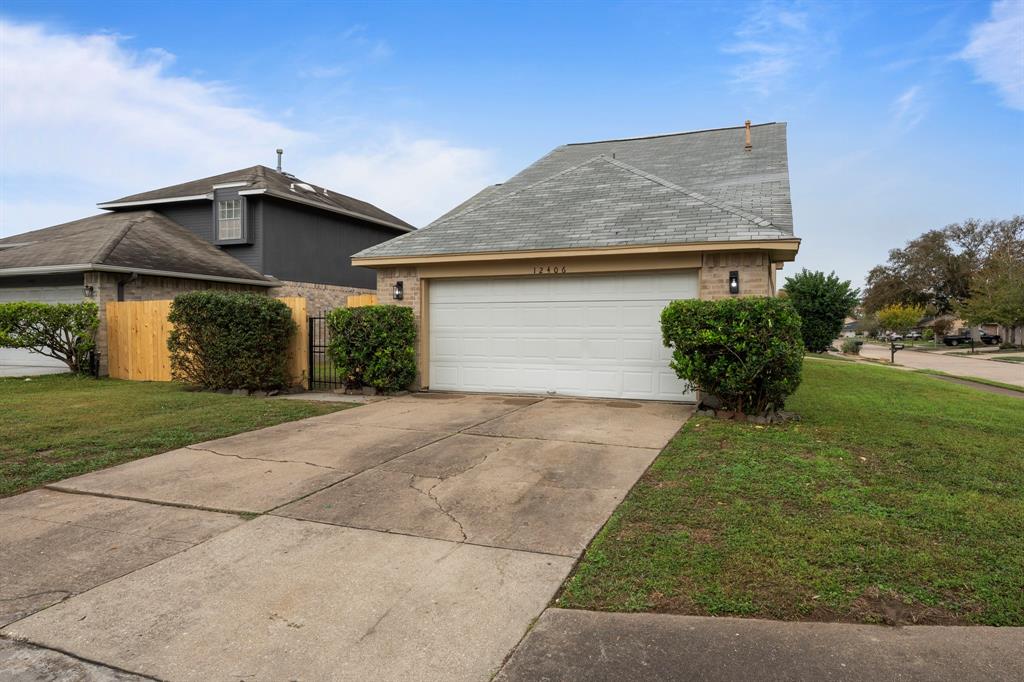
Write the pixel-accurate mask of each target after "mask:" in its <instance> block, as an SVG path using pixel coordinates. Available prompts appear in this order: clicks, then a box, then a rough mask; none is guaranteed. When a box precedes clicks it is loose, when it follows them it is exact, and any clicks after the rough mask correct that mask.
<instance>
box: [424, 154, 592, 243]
mask: <svg viewBox="0 0 1024 682" xmlns="http://www.w3.org/2000/svg"><path fill="white" fill-rule="evenodd" d="M602 158H604V154H598V155H597V156H594V157H591V158H589V159H587V160H586V161H583V162H581V163H577V164H576V165H575V166H569V167H568V168H566V169H564V170H561V171H559V172H557V173H555V174H554V175H549V176H548V177H546V178H542V179H540V180H537V181H536V182H531V183H530V184H529V185H524V186H523V187H520V188H519V189H517V190H515V191H514V192H509V193H508V194H503V195H501V196H500V197H497V198H495V199H491V200H490V201H485V202H483V203H480V204H477V205H475V206H469V207H468V208H466V210H464V211H459V212H458V213H454V214H452V215H449V216H445V217H444V218H441V219H438V220H436V221H434V222H432V223H430V225H427V227H425V228H423V229H424V230H425V229H427V228H430V227H433V226H434V225H440V224H441V223H446V222H448V221H449V220H452V219H453V218H458V217H461V216H464V215H468V214H470V213H472V212H473V211H476V210H477V209H481V208H483V207H485V206H493V205H494V204H499V203H501V202H503V201H505V200H506V199H510V198H511V197H514V196H516V195H517V194H522V193H523V192H525V191H526V190H528V189H531V188H533V187H536V186H537V185H543V184H544V183H545V182H549V181H551V180H554V179H555V178H557V177H559V176H562V175H565V174H566V173H570V172H572V171H574V170H577V169H579V168H582V167H583V166H586V165H587V164H589V163H593V162H594V161H598V160H600V159H602ZM492 187H493V185H492Z"/></svg>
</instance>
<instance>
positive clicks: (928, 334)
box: [921, 327, 935, 341]
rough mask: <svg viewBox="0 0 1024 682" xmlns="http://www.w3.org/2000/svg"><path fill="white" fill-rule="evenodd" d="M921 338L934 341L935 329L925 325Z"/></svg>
mask: <svg viewBox="0 0 1024 682" xmlns="http://www.w3.org/2000/svg"><path fill="white" fill-rule="evenodd" d="M921 339H922V340H924V341H932V340H934V339H935V330H934V329H932V328H931V327H925V328H924V331H922V332H921Z"/></svg>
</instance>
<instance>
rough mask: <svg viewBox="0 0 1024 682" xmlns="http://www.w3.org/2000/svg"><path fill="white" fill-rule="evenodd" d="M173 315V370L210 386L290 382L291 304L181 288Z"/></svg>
mask: <svg viewBox="0 0 1024 682" xmlns="http://www.w3.org/2000/svg"><path fill="white" fill-rule="evenodd" d="M168 319H169V320H170V321H171V323H172V324H173V325H174V329H172V330H171V334H170V337H169V338H168V340H167V348H168V349H169V350H170V351H171V376H172V377H173V378H174V380H175V381H182V382H185V383H189V384H193V385H195V386H202V387H204V388H216V389H222V388H230V389H249V390H257V389H259V390H267V389H276V388H281V387H283V386H286V385H287V384H288V383H289V379H290V377H289V376H288V371H287V362H288V344H289V342H290V341H291V338H292V335H293V334H294V333H295V322H293V321H292V314H291V310H290V309H289V308H288V306H286V305H285V304H284V303H282V302H281V301H278V300H276V299H273V298H269V297H267V296H261V295H258V294H247V293H230V292H221V291H192V292H189V293H186V294H180V295H179V296H177V297H176V298H175V299H174V302H173V303H172V304H171V313H170V315H169V316H168Z"/></svg>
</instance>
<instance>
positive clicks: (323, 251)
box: [0, 166, 414, 371]
mask: <svg viewBox="0 0 1024 682" xmlns="http://www.w3.org/2000/svg"><path fill="white" fill-rule="evenodd" d="M99 207H100V208H102V209H105V210H106V211H107V212H106V213H102V214H100V215H96V216H92V217H89V218H84V219H81V220H76V221H73V222H70V223H65V224H62V225H56V226H53V227H47V228H44V229H41V230H35V231H32V232H26V233H23V234H19V235H14V236H11V237H6V238H3V239H0V302H5V301H41V302H47V303H64V302H66V303H71V302H77V301H82V300H83V299H84V300H94V301H96V302H97V303H98V304H99V305H100V312H101V316H102V315H103V312H104V306H105V304H106V303H107V302H108V301H126V300H151V299H166V298H172V297H173V296H175V295H176V294H177V293H180V292H183V291H189V290H195V289H210V288H220V289H231V290H244V291H258V292H265V293H271V294H272V295H274V296H304V297H306V299H307V300H308V302H309V310H310V311H312V312H318V311H323V310H326V309H330V308H334V307H338V306H343V305H344V304H345V298H346V297H347V296H348V295H351V294H360V293H369V292H373V291H375V290H376V273H375V272H374V271H373V270H371V269H368V268H361V267H354V266H352V264H351V260H350V257H351V256H352V254H353V253H355V252H357V251H360V250H362V249H365V248H369V247H372V246H375V245H377V244H380V243H381V242H384V241H387V240H389V239H392V238H393V237H396V236H398V235H401V234H405V233H407V232H410V231H412V230H413V229H414V228H413V227H412V226H411V225H409V224H408V223H406V222H405V221H403V220H401V219H400V218H397V217H396V216H394V215H392V214H390V213H387V212H386V211H383V210H381V209H380V208H377V207H376V206H374V205H373V204H369V203H367V202H365V201H360V200H359V199H355V198H353V197H349V196H346V195H344V194H340V193H338V192H334V191H332V190H328V189H325V188H323V187H320V186H317V185H313V184H310V183H307V182H303V181H301V180H299V179H298V178H296V177H295V176H293V175H290V174H288V173H285V172H282V171H280V170H274V169H272V168H267V167H265V166H253V167H251V168H245V169H242V170H238V171H233V172H231V173H224V174H221V175H216V176H212V177H208V178H203V179H200V180H192V181H190V182H185V183H181V184H178V185H173V186H170V187H164V188H162V189H157V190H152V191H148V192H142V193H139V194H133V195H130V196H126V197H122V198H120V199H115V200H113V201H107V202H104V203H101V204H99ZM99 336H100V338H99V339H98V346H99V348H98V350H99V351H100V360H101V371H105V369H106V361H105V356H106V353H105V349H106V339H105V325H104V324H101V325H100V333H99ZM40 358H41V356H38V355H35V356H33V357H30V358H29V357H27V356H25V354H24V353H21V352H18V353H14V352H12V351H4V352H3V354H2V355H0V362H4V363H8V364H10V363H18V362H26V361H27V362H31V363H38V362H40V361H41V359H40ZM43 362H45V361H44V360H43Z"/></svg>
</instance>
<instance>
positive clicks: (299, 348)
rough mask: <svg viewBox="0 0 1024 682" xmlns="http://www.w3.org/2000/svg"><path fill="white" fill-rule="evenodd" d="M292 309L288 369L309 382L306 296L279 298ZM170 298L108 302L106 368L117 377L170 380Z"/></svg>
mask: <svg viewBox="0 0 1024 682" xmlns="http://www.w3.org/2000/svg"><path fill="white" fill-rule="evenodd" d="M277 300H279V301H281V302H282V303H284V304H285V305H286V306H288V307H289V308H290V309H291V311H292V319H293V320H295V326H296V327H297V329H296V332H295V336H294V337H292V342H291V344H290V345H289V346H288V373H289V375H290V376H291V377H292V384H293V385H295V384H302V385H303V386H304V387H305V386H306V382H307V380H308V377H307V376H306V373H307V369H308V367H309V360H308V356H307V353H308V352H309V336H308V335H309V326H308V325H307V324H306V299H305V298H302V297H301V296H291V297H287V298H279V299H277ZM170 312H171V301H121V302H117V303H108V304H107V310H106V313H107V315H106V317H107V368H108V372H109V373H110V376H111V377H113V378H114V379H130V380H132V381H170V380H171V353H170V351H168V350H167V338H168V337H169V336H170V334H171V328H172V327H173V325H172V324H171V323H170V322H168V321H167V315H168V314H170Z"/></svg>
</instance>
